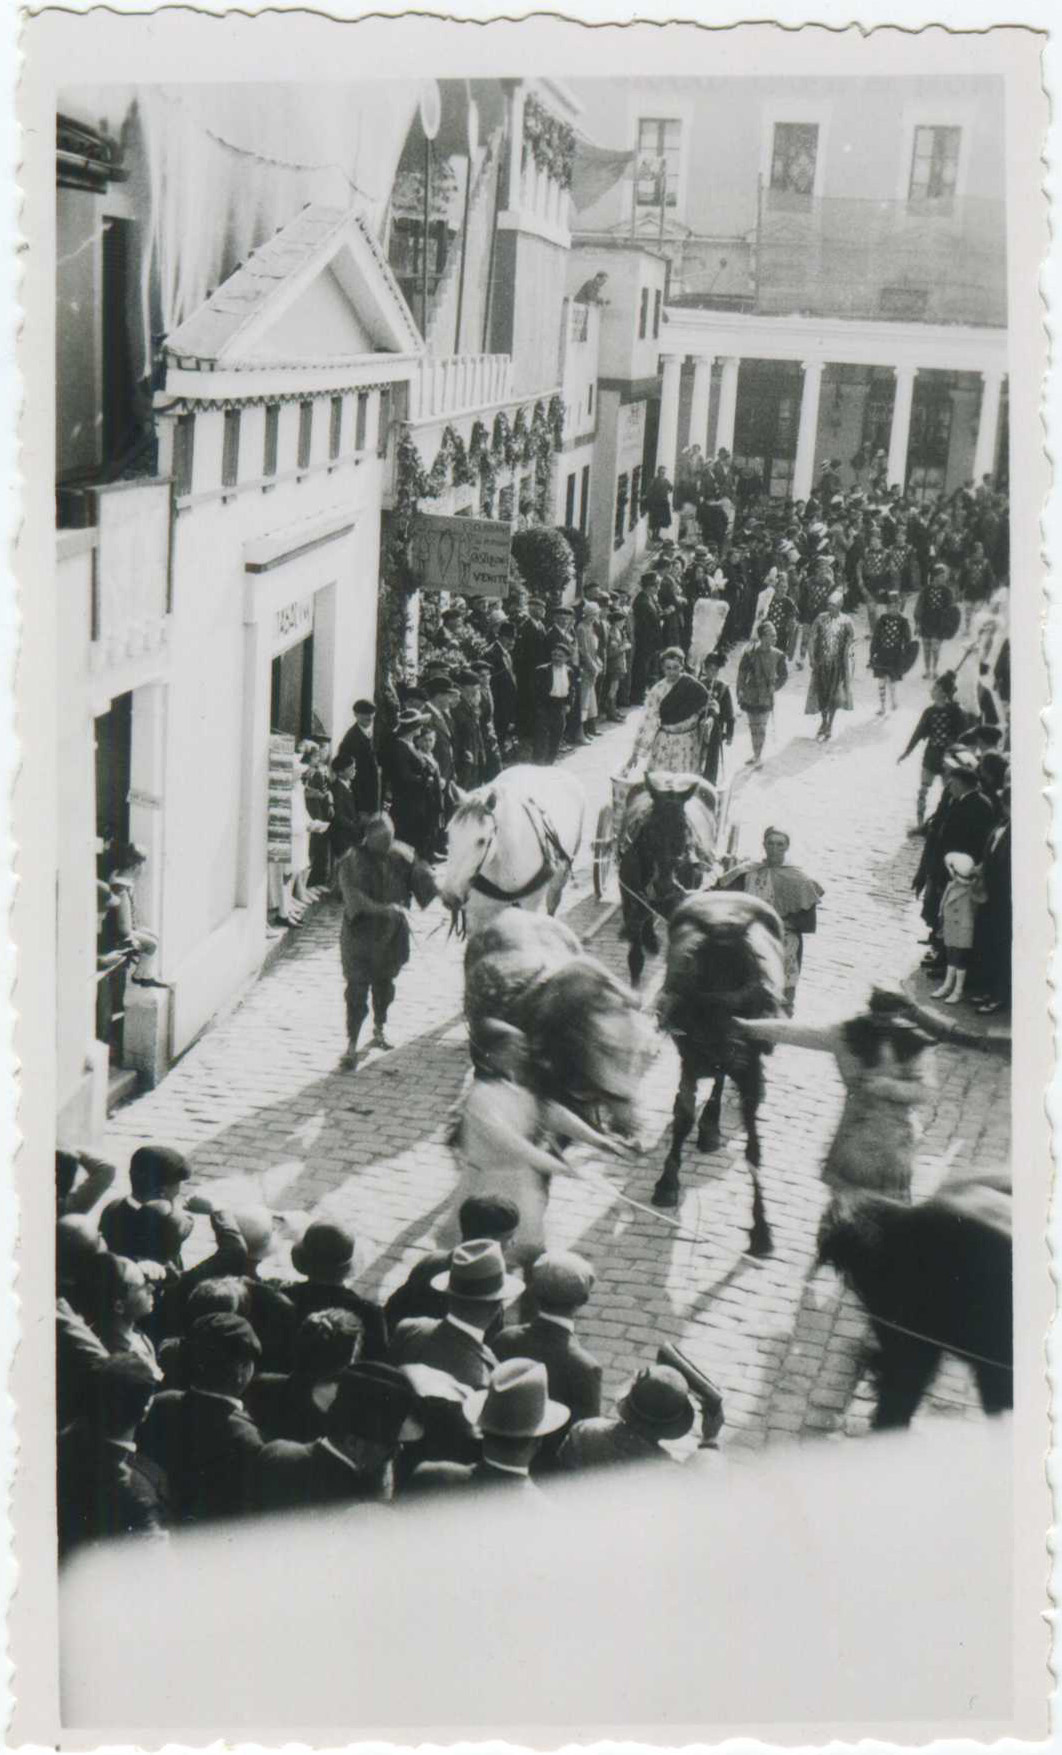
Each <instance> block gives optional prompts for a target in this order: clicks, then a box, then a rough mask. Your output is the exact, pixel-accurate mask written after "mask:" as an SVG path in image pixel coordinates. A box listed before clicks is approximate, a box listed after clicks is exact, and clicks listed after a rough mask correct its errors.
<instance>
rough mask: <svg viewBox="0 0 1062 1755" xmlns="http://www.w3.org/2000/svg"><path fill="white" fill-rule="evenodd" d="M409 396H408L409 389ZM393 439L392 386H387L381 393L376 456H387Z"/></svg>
mask: <svg viewBox="0 0 1062 1755" xmlns="http://www.w3.org/2000/svg"><path fill="white" fill-rule="evenodd" d="M406 388H407V395H408V387H406ZM390 437H391V386H390V384H385V385H384V387H383V389H382V390H381V391H380V425H379V428H378V430H377V433H376V455H377V457H386V456H387V446H388V442H389V440H390Z"/></svg>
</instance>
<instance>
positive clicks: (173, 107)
mask: <svg viewBox="0 0 1062 1755" xmlns="http://www.w3.org/2000/svg"><path fill="white" fill-rule="evenodd" d="M420 91H421V82H418V81H416V80H412V79H409V80H365V81H361V82H357V83H351V84H343V85H324V86H321V85H316V86H315V85H303V84H296V83H294V82H293V83H292V84H290V85H273V84H270V85H265V84H246V85H236V84H229V85H208V84H203V85H172V86H171V85H148V86H140V87H137V88H135V89H134V88H130V87H125V88H122V89H119V88H117V87H109V88H107V87H105V88H99V89H96V90H94V91H92V92H91V93H90V92H86V91H85V90H84V89H82V90H79V91H77V92H76V93H74V94H71V95H72V101H71V103H70V104H69V105H67V104H66V103H65V101H61V104H60V107H61V108H62V109H64V111H66V110H70V111H72V112H74V113H79V114H91V115H94V116H95V117H96V118H97V119H98V118H100V117H102V116H106V117H107V118H108V125H109V127H110V129H111V130H112V131H113V132H116V133H117V132H118V130H119V129H120V127H121V125H122V122H123V119H125V118H129V117H130V115H131V113H132V128H131V131H130V137H129V139H128V143H127V145H128V155H127V164H128V167H129V172H130V177H129V183H128V185H127V188H128V193H129V198H130V200H131V203H132V206H133V209H134V212H135V214H136V216H137V218H138V220H139V221H140V227H139V230H140V240H139V241H140V245H141V251H140V273H139V300H140V312H139V317H140V321H139V324H138V327H139V328H140V331H141V336H140V340H141V344H142V352H141V373H140V375H141V376H146V375H147V373H148V372H149V371H150V368H151V332H152V329H153V328H154V329H157V328H158V327H160V326H161V329H162V331H163V333H164V334H169V333H170V332H171V331H172V330H174V329H175V328H176V327H177V325H178V324H179V323H182V322H183V321H184V320H185V318H186V317H188V316H190V315H191V313H192V312H193V311H195V310H197V309H198V308H199V306H200V305H201V304H202V303H203V301H204V300H205V299H206V298H207V297H208V295H209V294H210V293H211V292H213V291H214V289H215V288H216V287H217V286H219V285H220V284H221V282H222V281H223V280H225V279H226V278H227V276H228V275H229V274H231V273H232V271H233V269H234V268H236V267H237V265H238V264H239V263H240V262H242V261H243V260H245V259H246V257H247V256H248V254H249V253H250V251H251V250H253V249H255V248H256V247H257V246H258V245H259V244H263V243H264V242H265V241H266V239H267V238H270V237H272V235H273V233H274V232H275V231H276V230H277V229H278V228H279V227H280V226H282V225H285V224H287V222H288V221H289V220H290V219H293V218H294V216H295V215H296V214H297V213H298V212H299V211H300V209H301V208H303V207H304V206H305V205H306V203H307V202H309V201H316V202H322V203H325V204H327V205H329V206H333V207H350V206H358V207H360V208H361V210H362V211H363V212H364V213H365V215H366V217H367V218H368V220H369V223H370V225H371V226H372V229H373V231H374V232H375V233H376V235H377V236H381V235H382V232H383V226H384V222H385V218H386V214H387V205H388V201H389V199H390V195H391V187H392V184H393V182H394V178H395V172H396V169H397V166H398V160H399V156H400V154H401V151H402V147H403V145H404V143H405V139H406V135H407V133H408V131H409V126H410V123H411V121H412V119H413V116H414V113H415V110H416V107H417V100H418V97H419V95H420ZM134 104H135V112H134V111H133V106H134Z"/></svg>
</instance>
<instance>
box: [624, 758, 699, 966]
mask: <svg viewBox="0 0 1062 1755" xmlns="http://www.w3.org/2000/svg"><path fill="white" fill-rule="evenodd" d="M715 830H716V795H715V788H714V787H712V786H710V785H709V784H708V783H707V781H704V780H699V779H698V777H697V775H695V774H669V775H666V776H665V775H663V774H647V775H646V777H645V790H644V792H639V793H638V794H636V795H635V796H633V797H632V798H631V799H630V800H629V802H628V806H627V817H626V822H625V824H624V831H623V834H624V840H625V842H626V845H625V846H624V848H623V851H622V852H621V854H620V860H619V881H620V899H621V902H622V905H623V928H624V935H625V937H626V938H627V941H628V943H629V945H630V949H629V950H628V952H627V967H628V969H629V970H630V977H631V984H632V986H634V987H637V985H638V982H639V981H640V980H641V975H642V970H643V969H644V968H645V953H646V952H647V951H648V952H650V953H653V952H656V951H658V950H659V949H660V941H659V939H658V937H657V932H656V923H657V921H668V920H670V918H671V915H672V913H673V912H674V910H675V909H676V908H677V906H678V904H679V903H680V902H681V901H683V900H684V898H685V897H686V896H687V895H689V894H690V892H691V891H694V890H697V889H699V888H700V885H701V882H702V880H703V878H704V873H705V868H706V865H707V863H708V861H709V859H710V858H711V853H712V848H713V846H714V844H715Z"/></svg>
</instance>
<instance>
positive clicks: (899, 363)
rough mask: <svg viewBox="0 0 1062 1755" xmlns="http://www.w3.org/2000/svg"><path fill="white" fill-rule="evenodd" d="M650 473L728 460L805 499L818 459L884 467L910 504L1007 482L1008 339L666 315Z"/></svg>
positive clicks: (932, 329)
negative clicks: (684, 456) (880, 459)
mask: <svg viewBox="0 0 1062 1755" xmlns="http://www.w3.org/2000/svg"><path fill="white" fill-rule="evenodd" d="M660 373H661V398H660V427H659V438H658V441H657V464H658V465H659V464H663V465H664V467H665V468H666V469H667V472H668V476H669V478H670V479H671V480H674V470H675V465H676V462H677V459H678V456H679V454H680V452H681V450H682V449H683V447H684V446H686V445H694V444H696V445H699V446H700V448H701V450H702V452H704V453H706V454H707V453H711V454H714V453H716V452H717V451H719V450H720V449H723V448H725V449H726V450H727V451H729V452H730V453H731V455H732V456H734V457H737V458H738V459H739V460H745V461H747V462H751V463H752V464H753V465H754V466H755V467H757V468H759V469H761V470H762V474H763V481H764V487H765V490H766V491H768V492H770V493H772V494H775V495H783V496H784V495H789V496H790V497H792V498H793V499H796V500H804V499H807V497H808V495H809V494H810V493H811V490H812V486H813V484H814V482H815V481H816V480H817V478H818V474H819V472H820V470H821V467H822V465H823V464H824V463H825V462H826V461H827V459H829V458H832V457H838V458H840V459H841V460H842V462H843V464H844V465H846V466H847V465H849V464H850V463H851V461H852V459H853V457H855V456H859V457H861V458H862V459H863V460H864V462H865V464H866V465H867V466H869V464H870V461H871V459H872V457H873V455H874V453H875V452H876V451H877V450H878V449H882V450H884V451H885V453H886V456H887V470H888V480H889V483H890V485H891V484H893V483H899V484H900V485H902V486H904V487H906V488H908V489H909V491H910V492H911V493H912V494H913V495H914V496H915V497H917V498H922V497H923V495H928V494H935V493H936V492H939V491H943V492H951V491H952V489H953V488H955V487H957V486H959V485H961V483H962V482H965V481H967V480H972V481H974V482H979V481H980V480H981V479H982V477H983V476H985V475H991V476H994V477H998V476H999V475H1000V474H1001V473H1002V474H1004V475H1005V472H1006V336H1005V332H1004V331H1002V330H996V329H972V328H966V327H960V326H958V325H949V326H947V327H943V326H936V325H929V324H913V323H912V324H896V323H870V322H868V323H859V324H856V323H842V322H824V321H822V320H820V319H811V318H781V319H779V318H758V317H741V318H739V317H735V316H734V315H732V314H730V313H722V312H709V311H703V312H701V311H689V310H679V309H677V308H672V309H670V310H668V311H667V313H666V321H665V325H664V327H663V329H662V332H661V354H660Z"/></svg>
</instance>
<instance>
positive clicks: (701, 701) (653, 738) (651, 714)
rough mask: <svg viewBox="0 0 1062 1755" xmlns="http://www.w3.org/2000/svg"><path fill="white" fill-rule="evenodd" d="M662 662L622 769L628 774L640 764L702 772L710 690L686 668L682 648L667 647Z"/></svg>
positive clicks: (648, 769)
mask: <svg viewBox="0 0 1062 1755" xmlns="http://www.w3.org/2000/svg"><path fill="white" fill-rule="evenodd" d="M660 663H661V668H662V670H663V673H664V674H663V676H662V677H661V679H660V681H659V682H658V683H654V684H653V686H652V688H651V689H650V690H649V693H648V694H647V695H646V697H645V713H644V715H643V717H642V723H641V725H640V726H639V727H638V735H637V737H636V738H635V740H634V748H633V750H632V751H631V754H630V757H629V759H628V760H627V762H626V763H625V765H624V767H623V770H622V771H623V773H624V774H629V773H630V771H631V769H632V768H635V767H637V766H639V765H640V766H642V767H643V768H644V769H645V770H646V772H652V771H653V770H656V769H661V768H662V769H665V770H666V771H667V772H669V773H672V774H699V773H700V772H701V770H702V766H703V762H704V723H705V715H706V712H707V710H708V706H709V698H708V690H707V689H706V688H705V687H704V684H703V683H699V682H698V681H697V678H696V677H695V676H690V674H689V672H688V671H687V670H686V669H685V660H684V657H683V654H682V649H681V647H679V646H668V647H666V648H665V650H664V651H663V652H662V653H661V655H660Z"/></svg>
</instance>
